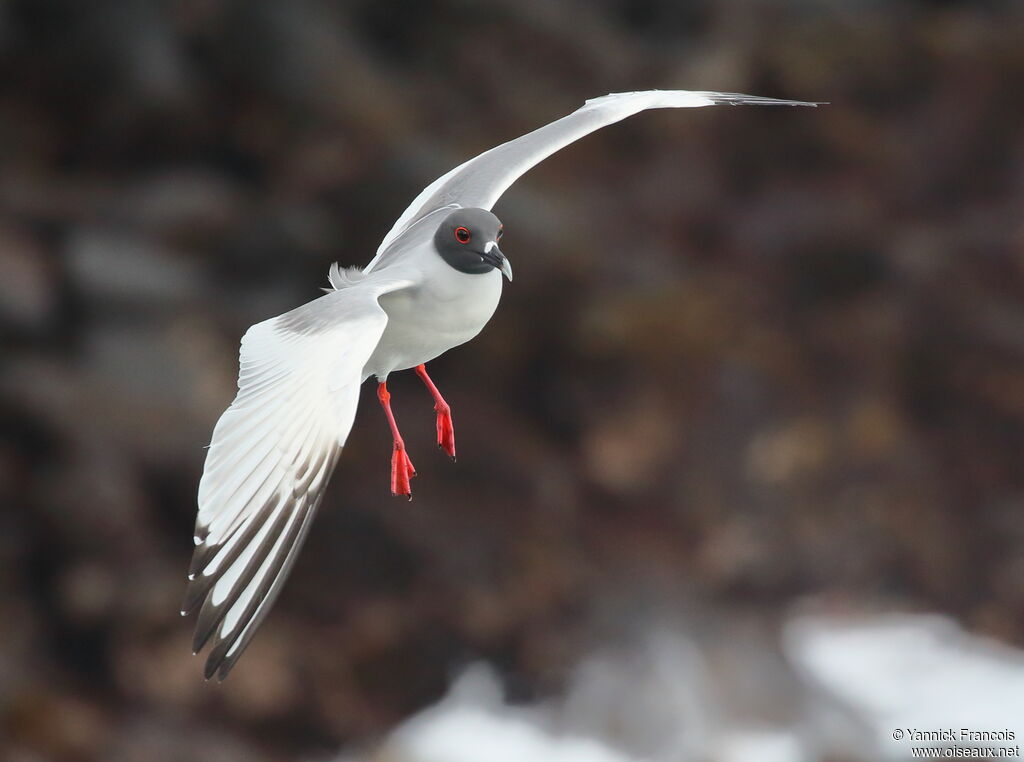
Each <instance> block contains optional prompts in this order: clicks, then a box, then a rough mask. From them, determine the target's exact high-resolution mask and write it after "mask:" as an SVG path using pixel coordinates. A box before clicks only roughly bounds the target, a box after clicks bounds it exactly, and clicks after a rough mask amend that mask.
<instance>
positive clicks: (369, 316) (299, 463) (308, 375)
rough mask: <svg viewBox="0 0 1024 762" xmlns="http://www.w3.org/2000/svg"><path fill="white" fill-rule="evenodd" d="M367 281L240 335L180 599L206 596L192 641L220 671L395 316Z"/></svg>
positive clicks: (296, 528) (298, 529)
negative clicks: (234, 379)
mask: <svg viewBox="0 0 1024 762" xmlns="http://www.w3.org/2000/svg"><path fill="white" fill-rule="evenodd" d="M406 285H411V284H409V283H407V282H399V281H393V282H390V283H387V284H373V283H360V284H359V285H358V286H353V287H351V288H346V289H343V290H341V291H334V292H331V293H329V294H327V295H326V296H322V297H320V298H319V299H316V300H314V301H312V302H309V303H308V304H305V305H303V306H302V307H299V308H298V309H295V310H292V311H291V312H288V313H285V314H284V315H280V316H279V317H276V318H273V319H271V320H266V321H264V322H262V323H258V324H257V325H254V326H252V328H250V329H249V330H248V331H247V332H246V334H245V336H244V337H243V338H242V348H241V353H240V368H239V373H238V394H237V396H236V397H235V399H234V401H233V402H232V403H231V406H230V407H229V408H228V409H227V410H226V411H224V413H223V415H221V417H220V420H218V421H217V425H216V427H215V428H214V430H213V440H212V443H211V444H210V448H209V450H208V452H207V455H206V464H205V466H204V468H203V477H202V479H201V480H200V482H199V515H198V517H197V518H196V530H195V543H196V548H195V552H194V555H193V557H192V565H191V567H190V569H189V580H190V582H189V586H188V590H187V592H186V594H185V602H184V604H183V606H182V614H186V613H188V612H189V611H190V610H192V609H193V608H195V607H196V606H197V605H198V604H199V603H200V602H202V608H201V609H200V611H199V621H198V622H197V624H196V632H195V638H194V640H193V650H194V651H196V652H198V651H199V649H201V648H202V647H203V646H204V645H205V644H206V642H207V641H208V640H210V638H211V637H212V638H213V647H212V649H211V651H210V654H209V657H208V658H207V661H206V670H205V672H206V677H208V678H209V677H211V676H212V675H213V674H214V672H217V673H218V677H219V678H220V679H224V677H226V676H227V674H228V672H229V671H230V670H231V668H232V667H233V666H234V664H235V662H236V661H237V660H238V657H239V656H240V655H241V653H242V651H243V650H244V649H245V647H246V645H248V643H249V640H250V639H251V638H252V635H253V633H254V632H255V630H256V628H257V627H258V626H259V624H260V622H262V621H263V618H264V617H265V616H266V614H267V612H268V610H269V608H270V606H271V605H272V604H273V602H274V599H275V598H276V597H277V594H278V592H279V590H280V588H281V585H282V584H283V583H284V581H285V578H286V577H287V576H288V572H289V571H290V570H291V567H292V564H293V563H294V561H295V557H296V554H297V553H298V550H299V548H300V547H301V546H302V542H303V540H304V539H305V537H306V533H307V532H308V531H309V526H310V522H311V521H312V519H313V515H314V513H316V509H317V506H318V505H319V504H320V498H321V497H322V496H323V492H324V487H326V485H327V481H328V479H329V478H330V476H331V472H332V471H333V469H334V464H335V462H336V461H337V458H338V454H339V453H340V451H341V447H342V445H344V443H345V439H346V438H347V437H348V433H349V430H350V429H351V428H352V421H353V419H354V417H355V412H356V405H357V403H358V400H359V386H360V384H361V382H362V380H363V379H362V369H363V366H364V365H365V364H366V361H367V360H368V359H369V357H370V355H371V354H372V353H373V350H374V348H375V347H376V346H377V342H378V341H379V340H380V337H381V334H382V333H383V332H384V328H385V326H386V325H387V315H386V314H385V312H384V310H382V309H381V307H380V305H379V304H378V302H377V299H378V297H379V296H380V295H381V294H382V293H386V292H388V291H393V290H397V289H398V288H401V287H404V286H406Z"/></svg>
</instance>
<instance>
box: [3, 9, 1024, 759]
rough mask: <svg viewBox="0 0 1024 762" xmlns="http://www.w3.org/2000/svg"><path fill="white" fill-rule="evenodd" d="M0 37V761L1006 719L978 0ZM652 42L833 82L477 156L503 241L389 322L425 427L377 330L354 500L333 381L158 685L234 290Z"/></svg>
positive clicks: (687, 70) (771, 735)
mask: <svg viewBox="0 0 1024 762" xmlns="http://www.w3.org/2000/svg"><path fill="white" fill-rule="evenodd" d="M0 67H2V77H0V162H2V163H0V341H2V353H0V504H2V510H0V610H2V612H3V615H2V616H0V758H3V759H4V760H12V761H15V762H35V761H36V760H51V759H52V760H118V761H119V760H125V761H131V762H135V761H137V760H158V761H163V760H195V759H203V760H256V761H259V762H261V761H264V760H266V761H271V760H295V759H299V760H339V761H340V760H347V761H349V762H356V761H357V760H359V761H362V760H387V761H388V762H403V761H404V760H410V761H413V762H416V761H418V762H458V761H459V760H462V759H466V760H473V762H488V761H489V760H506V759H508V760H518V761H519V762H533V761H534V760H559V759H566V760H568V759H572V760H574V761H575V762H613V761H614V760H666V761H667V760H673V761H677V762H691V761H693V762H731V761H732V760H737V761H738V760H743V761H744V762H776V761H778V762H802V761H807V762H814V761H817V760H838V761H841V760H865V761H868V760H878V759H883V758H904V757H905V756H908V755H909V746H908V744H907V743H903V744H899V743H896V742H895V741H893V739H892V737H891V734H892V730H891V728H892V727H915V725H913V724H912V723H917V724H916V727H918V728H923V729H933V728H932V726H944V725H945V724H946V723H949V726H951V727H956V728H959V727H962V726H963V727H969V728H977V729H989V730H994V729H1001V728H1003V727H1004V726H1006V727H1012V723H1013V722H1018V723H1021V724H1024V723H1022V721H1021V720H1020V718H1022V717H1024V662H1022V658H1021V652H1020V651H1018V650H1017V649H1018V648H1021V647H1024V550H1022V549H1024V469H1022V468H1021V456H1022V448H1024V222H1022V220H1024V217H1022V214H1021V210H1022V208H1024V7H1022V5H1021V4H1020V3H1019V2H1012V1H1011V0H1007V2H983V1H982V0H970V1H964V2H955V1H953V0H945V1H942V2H940V1H938V0H936V1H935V2H923V1H918V2H911V1H910V0H903V1H900V0H889V1H887V2H879V1H874V0H846V1H844V0H830V1H828V2H810V1H809V0H774V1H772V2H767V1H765V0H741V1H737V2H726V0H687V1H686V2H679V1H673V0H559V1H558V2H554V1H552V0H548V1H541V0H535V1H532V2H525V1H524V0H514V1H513V0H497V1H495V2H483V1H482V0H440V1H438V2H431V3H393V2H382V1H380V0H366V1H359V2H331V1H329V0H292V1H290V2H279V1H274V0H253V1H250V2H241V1H238V2H232V1H231V0H182V1H180V2H171V1H170V0H166V1H161V0H96V1H95V2H89V3H82V2H78V1H77V0H9V1H8V2H3V3H2V4H0ZM648 88H689V89H708V90H726V91H740V92H748V93H755V94H759V95H765V96H775V97H783V98H797V99H805V100H823V101H830V102H831V105H829V106H827V107H824V108H819V109H817V110H810V109H764V108H762V109H757V108H717V109H701V110H690V111H661V112H648V113H645V114H642V115H640V116H638V117H635V118H633V119H631V120H628V121H626V122H624V123H622V124H619V125H616V126H614V127H611V128H608V129H606V130H604V131H601V132H599V133H596V134H594V135H592V136H590V137H588V138H585V139H584V140H582V141H580V142H579V143H577V144H575V145H573V146H571V147H570V148H569V149H567V150H565V151H563V152H562V153H559V154H557V155H556V156H555V157H553V158H551V159H550V160H548V161H547V162H545V163H544V164H542V165H541V166H540V167H538V168H537V169H535V170H534V171H532V172H531V173H530V174H529V175H527V176H526V177H525V178H524V179H522V180H521V181H520V182H519V183H517V184H516V185H515V186H514V187H513V188H512V189H511V190H510V191H509V192H508V193H507V194H506V195H505V196H504V198H503V199H502V200H501V201H500V202H499V204H498V206H497V207H496V210H495V211H496V212H497V213H498V214H499V216H500V217H501V218H502V220H503V222H504V223H505V228H506V232H507V235H506V236H505V239H504V240H503V247H504V250H505V251H506V253H507V254H508V255H509V257H510V259H511V261H512V262H513V263H514V266H515V272H516V279H515V282H514V284H511V286H510V287H508V288H507V289H506V291H505V295H504V298H503V301H502V304H501V306H500V308H499V311H498V313H497V315H496V316H495V319H494V320H493V321H492V323H491V324H490V325H489V326H488V327H487V328H486V329H485V331H484V332H483V333H482V334H481V335H480V336H479V337H478V338H477V339H476V340H475V341H473V342H472V343H470V344H468V345H466V346H464V347H461V348H458V349H456V350H454V351H452V352H450V353H449V354H447V355H445V356H443V357H441V358H440V359H438V360H437V361H436V362H434V363H433V364H432V366H431V371H432V375H433V378H434V380H435V381H436V382H437V384H438V386H439V387H440V388H441V390H442V392H443V393H444V394H445V395H446V397H447V399H448V400H449V401H450V402H451V404H452V406H453V410H454V418H455V424H456V429H457V432H458V446H459V460H458V463H456V464H454V465H453V464H452V463H450V462H448V460H447V459H446V458H445V457H443V455H441V454H440V453H439V452H438V451H437V450H436V447H435V442H434V414H433V411H432V403H431V400H430V398H429V396H428V395H427V393H426V392H425V391H424V390H423V389H422V387H421V385H420V384H419V381H418V380H417V379H416V378H415V377H414V376H412V377H409V376H411V375H412V374H400V375H396V376H393V377H392V383H391V384H390V386H391V391H392V395H393V398H394V404H395V410H396V415H397V416H398V420H399V422H400V424H401V426H402V430H403V433H404V435H405V439H406V442H407V443H408V445H409V448H410V454H411V455H412V457H413V460H414V461H415V463H416V465H417V467H418V468H419V473H420V475H419V477H418V478H417V479H416V480H415V482H414V484H413V487H414V491H415V500H414V501H413V502H412V503H411V504H409V503H406V502H404V501H401V500H394V499H392V498H391V497H390V495H389V490H388V473H389V456H390V438H389V435H388V430H387V426H386V425H385V422H384V420H383V417H382V415H381V414H380V411H379V409H378V408H377V405H376V402H375V401H374V399H373V397H372V395H370V394H369V393H368V390H365V389H364V404H363V409H361V410H360V413H359V415H358V417H357V420H356V424H355V428H354V429H353V431H352V434H351V437H350V439H349V444H348V446H347V447H346V450H345V453H344V456H343V458H342V460H341V462H340V464H339V467H338V469H337V471H336V473H335V476H334V479H333V481H332V484H331V486H330V489H329V491H328V494H327V496H326V499H325V501H324V504H323V505H322V507H321V511H320V515H319V516H318V517H317V520H316V527H315V531H314V532H313V533H312V534H311V536H310V538H309V541H308V542H307V544H306V547H305V549H304V551H303V553H302V554H301V557H300V559H299V562H298V564H297V566H296V568H295V570H294V573H293V574H292V577H291V579H290V582H289V584H288V585H287V586H286V587H285V589H284V591H283V594H282V595H281V597H280V599H279V601H278V603H277V605H276V607H275V609H274V611H273V612H272V614H271V616H270V617H269V618H268V620H267V621H266V622H265V623H264V625H263V626H262V628H261V630H260V632H259V633H258V635H257V637H256V638H255V640H254V642H253V643H252V645H251V647H250V648H249V651H248V652H247V653H246V655H245V656H244V657H243V658H242V660H241V661H240V663H239V665H238V667H237V668H236V670H235V671H234V672H233V673H232V675H231V677H230V678H229V679H228V680H227V681H226V682H225V683H223V684H217V683H215V682H211V683H207V682H204V681H203V679H202V674H201V672H202V662H201V660H200V658H198V657H193V656H192V655H191V653H190V638H191V628H192V626H193V624H194V622H193V620H191V619H187V620H186V619H182V618H181V617H179V615H178V609H179V605H180V600H181V597H182V594H183V592H184V585H185V572H186V569H187V566H188V560H189V556H190V553H191V548H192V540H191V538H192V524H193V520H194V515H195V514H194V512H195V492H196V485H197V483H198V479H199V476H200V473H201V468H202V463H203V457H204V450H203V447H204V445H206V444H207V443H208V442H209V437H210V432H211V430H212V427H213V424H214V422H215V420H216V418H217V416H218V415H219V414H220V412H221V411H222V410H223V409H224V408H225V407H226V405H227V404H228V403H229V402H230V400H231V398H232V396H233V394H234V385H235V376H236V372H237V350H238V340H239V338H240V336H241V335H242V333H243V332H244V330H245V329H246V328H247V327H248V326H249V325H250V324H252V323H255V322H258V321H260V320H263V319H265V318H267V317H270V316H273V315H276V314H279V313H281V312H284V311H286V310H288V309H291V308H292V307H294V306H297V305H299V304H301V303H303V302H305V301H308V300H309V299H311V298H314V297H315V296H317V295H318V294H319V291H318V288H319V287H321V286H324V285H326V274H327V269H328V266H329V265H330V264H331V262H333V261H335V260H337V261H339V262H340V263H341V264H343V265H356V264H364V263H365V262H367V261H368V260H369V259H370V257H371V256H372V254H373V252H374V250H375V249H376V246H377V243H378V242H379V240H380V239H381V237H382V236H383V235H384V233H385V232H386V231H387V230H388V228H389V227H390V225H391V223H392V222H393V221H394V219H395V218H396V217H397V216H398V214H399V213H400V212H401V211H402V210H403V209H404V208H405V206H406V205H407V203H408V202H409V201H410V200H411V199H412V198H413V196H415V194H416V193H418V192H419V190H420V189H421V188H423V187H424V186H425V185H427V184H428V183H429V182H430V181H431V180H433V179H434V178H435V177H437V176H439V175H440V174H442V173H443V172H445V171H447V170H448V169H449V168H450V167H452V166H454V165H455V164H458V163H460V162H462V161H464V160H465V159H467V158H469V157H471V156H474V155H476V154H477V153H479V152H481V151H483V150H485V149H487V148H490V147H491V146H493V145H496V144H497V143H499V142H503V141H505V140H507V139H511V138H514V137H517V136H519V135H520V134H522V133H524V132H527V131H529V130H531V129H534V128H535V127H538V126H540V125H543V124H545V123H547V122H549V121H551V120H553V119H555V118H558V117H560V116H562V115H564V114H566V113H568V112H569V111H571V110H573V109H575V108H576V107H578V106H579V105H580V104H581V103H582V102H583V101H584V100H585V99H586V98H590V97H594V96H598V95H602V94H605V93H608V92H614V91H622V90H632V89H648ZM926 697H930V698H927V699H926ZM979 702H981V704H979ZM986 702H987V703H986ZM979 707H980V708H979ZM1000 712H1002V714H1000ZM965 723H966V724H965ZM989 725H991V726H992V727H988V726H989ZM1016 733H1017V739H1018V741H1019V739H1020V738H1021V737H1022V736H1024V727H1020V728H1018V729H1017V730H1016Z"/></svg>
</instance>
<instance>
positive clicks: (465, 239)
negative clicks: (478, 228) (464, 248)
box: [455, 226, 472, 243]
mask: <svg viewBox="0 0 1024 762" xmlns="http://www.w3.org/2000/svg"><path fill="white" fill-rule="evenodd" d="M470 238H472V236H471V235H470V234H469V228H464V227H461V226H460V227H457V228H455V240H456V241H458V242H459V243H469V239H470Z"/></svg>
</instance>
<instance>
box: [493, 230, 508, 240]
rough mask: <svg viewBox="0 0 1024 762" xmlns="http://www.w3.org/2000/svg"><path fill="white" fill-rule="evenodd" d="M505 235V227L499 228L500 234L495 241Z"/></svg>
mask: <svg viewBox="0 0 1024 762" xmlns="http://www.w3.org/2000/svg"><path fill="white" fill-rule="evenodd" d="M503 235H505V228H498V235H497V237H495V239H494V240H495V241H500V240H501V237H502V236H503Z"/></svg>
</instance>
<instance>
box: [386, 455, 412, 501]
mask: <svg viewBox="0 0 1024 762" xmlns="http://www.w3.org/2000/svg"><path fill="white" fill-rule="evenodd" d="M414 476H416V468H415V467H414V466H413V464H412V461H411V460H410V459H409V454H408V453H407V452H406V451H405V448H404V447H399V446H396V447H395V450H394V452H393V453H392V454H391V494H392V495H396V496H398V495H401V496H403V497H407V498H409V499H410V500H412V488H411V487H410V486H409V480H410V479H412V478H413V477H414Z"/></svg>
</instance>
